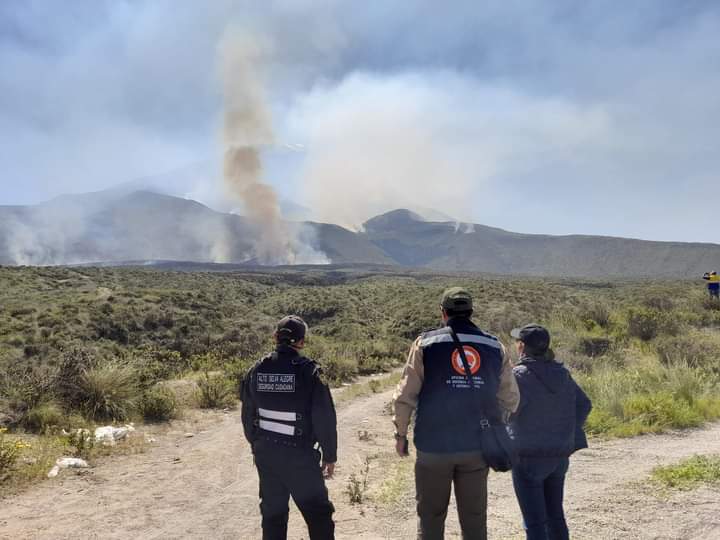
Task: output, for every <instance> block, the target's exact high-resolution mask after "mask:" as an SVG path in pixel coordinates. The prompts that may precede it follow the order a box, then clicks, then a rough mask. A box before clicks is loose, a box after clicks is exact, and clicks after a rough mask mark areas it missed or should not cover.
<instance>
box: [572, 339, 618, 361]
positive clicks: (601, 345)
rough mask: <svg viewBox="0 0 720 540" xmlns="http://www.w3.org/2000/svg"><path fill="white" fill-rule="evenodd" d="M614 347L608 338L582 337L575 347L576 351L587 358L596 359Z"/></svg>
mask: <svg viewBox="0 0 720 540" xmlns="http://www.w3.org/2000/svg"><path fill="white" fill-rule="evenodd" d="M611 345H612V341H611V340H610V338H607V337H598V336H581V337H580V338H579V339H578V342H577V344H576V346H575V351H576V352H578V353H580V354H584V355H585V356H590V357H595V356H602V355H604V354H606V353H607V352H608V351H609V350H610V347H611Z"/></svg>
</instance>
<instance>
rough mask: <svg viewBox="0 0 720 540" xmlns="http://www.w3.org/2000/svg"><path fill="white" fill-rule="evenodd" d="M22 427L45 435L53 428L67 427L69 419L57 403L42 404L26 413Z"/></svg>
mask: <svg viewBox="0 0 720 540" xmlns="http://www.w3.org/2000/svg"><path fill="white" fill-rule="evenodd" d="M21 425H22V427H24V428H25V429H27V430H28V431H32V432H35V433H45V432H47V431H49V430H50V429H52V428H59V427H65V426H67V417H66V416H65V414H64V412H63V410H62V408H61V407H60V406H59V405H58V404H57V403H54V402H47V403H41V404H40V405H36V406H35V407H33V408H32V409H30V410H29V411H27V413H25V416H24V417H23V419H22V420H21Z"/></svg>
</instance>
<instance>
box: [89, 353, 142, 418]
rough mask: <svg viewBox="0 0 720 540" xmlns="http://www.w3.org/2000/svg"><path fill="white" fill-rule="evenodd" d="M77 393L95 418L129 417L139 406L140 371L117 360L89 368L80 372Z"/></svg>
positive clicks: (91, 416) (90, 415) (90, 416)
mask: <svg viewBox="0 0 720 540" xmlns="http://www.w3.org/2000/svg"><path fill="white" fill-rule="evenodd" d="M77 397H78V399H79V400H80V406H81V409H82V410H83V412H84V413H85V414H86V415H87V416H88V417H89V418H91V419H93V420H97V421H117V420H126V419H127V418H128V417H129V416H130V414H131V413H132V411H133V410H134V409H135V407H136V406H137V401H138V387H137V372H136V371H135V370H134V369H133V368H131V367H129V366H123V365H120V364H119V363H117V362H108V363H107V364H104V365H101V366H99V367H95V368H91V369H88V370H86V371H84V372H83V373H82V374H81V376H80V381H79V383H78V395H77Z"/></svg>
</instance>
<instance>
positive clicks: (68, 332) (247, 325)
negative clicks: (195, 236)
mask: <svg viewBox="0 0 720 540" xmlns="http://www.w3.org/2000/svg"><path fill="white" fill-rule="evenodd" d="M451 285H462V286H465V287H467V288H468V289H469V290H470V291H471V292H472V293H473V295H474V296H475V303H476V313H475V316H474V320H475V321H476V323H477V324H478V325H479V326H480V327H481V328H483V329H484V330H487V331H489V332H491V333H495V334H496V335H498V336H499V337H500V339H501V340H503V341H504V342H505V343H506V344H508V345H510V344H511V340H510V338H509V331H510V330H511V329H512V328H513V327H515V326H518V325H521V324H524V323H527V322H539V323H542V324H545V325H546V326H548V328H549V329H550V330H551V332H552V335H553V349H554V351H555V354H556V358H557V360H559V361H563V362H564V363H565V364H566V365H567V366H568V368H569V369H570V370H571V371H572V372H573V374H574V375H575V377H576V378H577V380H578V382H579V383H580V384H581V386H583V388H584V389H585V390H586V391H587V392H588V394H589V395H590V397H591V398H592V400H593V403H594V409H593V412H592V414H591V416H590V418H589V420H588V425H587V429H588V431H589V433H590V434H591V435H594V436H597V437H626V436H634V435H637V434H641V433H648V432H659V431H663V430H667V429H681V428H687V427H694V426H699V425H701V424H703V423H704V422H707V421H710V420H714V419H716V418H719V417H720V397H719V396H720V393H719V392H718V389H719V387H720V362H719V361H718V358H720V304H718V303H715V302H712V301H710V300H709V299H707V298H706V297H705V291H704V287H703V284H702V283H696V282H690V281H657V282H653V281H644V282H633V281H606V282H601V281H591V280H570V279H539V278H503V277H493V276H470V275H456V276H447V275H446V276H443V275H430V274H425V273H414V272H411V273H400V272H397V273H395V272H370V271H365V270H362V269H345V270H342V269H313V270H311V269H305V270H303V271H292V270H278V271H257V272H235V273H211V272H192V273H191V272H167V271H158V270H152V269H138V268H0V374H1V375H2V377H1V378H0V427H3V428H7V430H8V431H7V432H5V433H3V434H2V435H0V481H2V482H7V483H9V484H17V485H22V484H23V483H25V482H29V481H32V480H33V479H35V478H39V477H41V476H42V475H43V474H44V473H45V472H47V468H46V465H47V464H48V463H51V462H52V460H54V458H55V457H57V456H58V455H59V452H63V453H65V454H68V453H69V454H74V455H81V454H83V453H85V454H86V455H88V456H90V457H92V456H93V455H95V454H96V453H97V452H99V451H101V450H100V449H97V448H85V447H78V444H81V445H82V444H83V443H82V441H77V440H73V438H72V437H68V436H66V435H63V430H66V432H69V431H70V430H72V429H77V428H81V427H88V428H89V427H92V426H93V425H98V424H100V423H112V422H120V423H122V422H128V421H136V422H163V421H166V420H169V419H172V418H174V417H177V416H179V415H182V414H183V411H185V410H188V409H191V408H198V407H207V408H228V407H233V406H234V404H235V403H236V400H237V391H238V388H239V384H240V382H241V381H242V377H243V376H244V374H245V372H246V371H247V369H248V368H249V367H250V366H251V365H252V363H253V362H255V361H256V360H257V359H258V358H259V357H260V356H261V355H262V354H264V353H265V352H267V351H269V350H270V349H271V347H272V344H271V334H272V330H273V325H274V323H275V322H276V321H277V319H279V318H280V317H281V316H283V315H285V314H288V313H295V314H298V315H300V316H302V317H303V318H304V319H305V320H306V321H307V322H308V324H309V325H310V328H311V334H310V337H309V340H308V348H307V354H308V356H311V357H313V358H315V359H317V360H318V361H319V362H320V363H321V365H322V366H323V370H324V374H325V377H326V378H327V379H328V381H329V382H330V383H331V384H333V385H339V384H341V383H344V382H348V381H351V380H353V379H355V378H357V377H358V376H361V375H366V374H371V373H377V372H380V371H389V370H391V369H393V368H395V367H397V366H399V365H401V364H402V363H403V362H404V358H405V354H406V351H407V348H408V347H409V345H410V343H411V341H412V339H413V338H414V337H415V336H416V335H417V334H419V333H420V332H422V331H424V330H428V329H431V328H434V327H437V326H438V323H439V307H438V303H439V297H440V294H441V292H442V290H443V289H444V288H446V287H448V286H451ZM124 451H142V448H137V447H130V448H125V449H124Z"/></svg>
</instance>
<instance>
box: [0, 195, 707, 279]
mask: <svg viewBox="0 0 720 540" xmlns="http://www.w3.org/2000/svg"><path fill="white" fill-rule="evenodd" d="M425 215H428V214H427V212H426V213H425ZM436 219H440V217H436ZM287 223H288V230H290V231H292V233H293V234H295V235H296V236H297V237H298V238H301V239H302V241H303V242H304V243H305V244H306V245H307V246H308V247H309V248H311V249H312V250H315V251H321V252H323V253H324V254H325V255H326V256H327V258H328V259H329V260H330V261H331V262H332V263H333V264H374V265H400V266H404V267H412V268H425V269H431V270H441V271H460V272H484V273H494V274H515V275H523V274H524V275H537V276H581V277H582V276H587V277H619V278H623V277H641V276H650V277H693V278H694V277H698V276H699V275H701V274H702V273H703V272H705V271H707V270H709V269H715V268H718V267H720V245H717V244H700V243H682V242H650V241H645V240H635V239H627V238H612V237H603V236H581V235H570V236H549V235H535V234H521V233H515V232H509V231H505V230H502V229H497V228H493V227H488V226H485V225H479V224H469V223H457V222H453V221H443V222H438V221H427V220H426V219H425V218H423V217H421V216H420V215H419V214H418V213H415V212H411V211H409V210H394V211H392V212H388V213H386V214H383V215H380V216H377V217H375V218H372V219H370V220H368V221H367V222H366V223H365V224H364V226H363V230H362V231H361V232H353V231H350V230H348V229H344V228H342V227H339V226H337V225H332V224H326V223H315V222H287ZM257 237H258V235H257V231H255V230H253V227H252V226H251V224H249V223H248V222H247V221H246V220H245V219H244V218H243V217H241V216H238V215H235V214H226V213H221V212H216V211H214V210H212V209H210V208H208V207H207V206H204V205H202V204H200V203H198V202H195V201H192V200H187V199H182V198H177V197H172V196H168V195H160V194H157V193H153V192H149V191H133V190H132V189H124V190H122V189H118V190H109V191H103V192H97V193H88V194H82V195H72V196H70V195H68V196H63V197H59V198H57V199H54V200H52V201H49V202H47V203H44V204H40V205H37V206H26V207H21V206H14V207H13V206H4V207H0V264H6V265H13V264H31V265H53V264H79V263H100V262H102V263H120V262H125V261H160V260H162V261H187V262H218V261H222V262H230V263H236V264H238V263H239V264H251V263H253V260H254V259H253V251H252V250H253V241H254V239H256V238H257Z"/></svg>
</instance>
